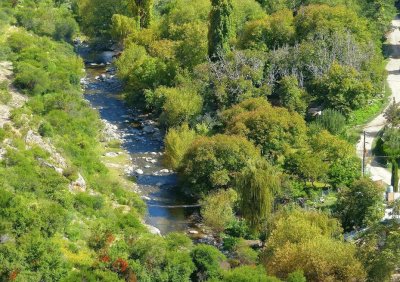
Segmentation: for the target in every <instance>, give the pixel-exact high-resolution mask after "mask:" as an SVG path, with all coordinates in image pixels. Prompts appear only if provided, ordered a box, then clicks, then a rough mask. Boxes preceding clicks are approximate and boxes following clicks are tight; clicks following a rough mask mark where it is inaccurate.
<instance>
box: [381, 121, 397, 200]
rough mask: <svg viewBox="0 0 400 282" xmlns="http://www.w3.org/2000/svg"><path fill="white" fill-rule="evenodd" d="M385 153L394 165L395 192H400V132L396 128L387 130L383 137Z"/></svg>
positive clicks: (393, 180)
mask: <svg viewBox="0 0 400 282" xmlns="http://www.w3.org/2000/svg"><path fill="white" fill-rule="evenodd" d="M382 141H383V151H384V152H385V154H386V155H387V156H388V157H389V160H390V162H391V164H392V178H391V184H392V186H393V189H394V191H395V192H398V191H399V159H400V131H399V129H396V128H390V127H389V128H386V129H385V132H384V133H383V136H382Z"/></svg>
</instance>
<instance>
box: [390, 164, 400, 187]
mask: <svg viewBox="0 0 400 282" xmlns="http://www.w3.org/2000/svg"><path fill="white" fill-rule="evenodd" d="M391 182H392V186H393V191H394V192H399V164H398V162H397V159H393V160H392V180H391Z"/></svg>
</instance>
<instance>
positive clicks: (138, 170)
mask: <svg viewBox="0 0 400 282" xmlns="http://www.w3.org/2000/svg"><path fill="white" fill-rule="evenodd" d="M135 172H136V173H137V174H143V170H141V169H140V168H138V169H137V170H135Z"/></svg>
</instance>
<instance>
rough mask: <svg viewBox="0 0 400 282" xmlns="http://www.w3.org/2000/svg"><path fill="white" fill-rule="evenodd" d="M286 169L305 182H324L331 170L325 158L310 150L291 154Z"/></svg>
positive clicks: (286, 162) (286, 161)
mask: <svg viewBox="0 0 400 282" xmlns="http://www.w3.org/2000/svg"><path fill="white" fill-rule="evenodd" d="M285 169H286V170H287V171H288V172H289V173H291V174H293V175H296V176H297V177H299V178H300V179H301V180H303V181H304V182H307V181H310V182H311V184H312V185H314V182H315V181H324V180H326V179H324V178H326V174H327V172H328V169H329V163H327V162H326V161H324V159H323V156H322V155H321V154H318V153H316V152H311V151H308V150H299V151H296V152H295V153H292V154H290V155H289V156H288V157H287V159H286V160H285Z"/></svg>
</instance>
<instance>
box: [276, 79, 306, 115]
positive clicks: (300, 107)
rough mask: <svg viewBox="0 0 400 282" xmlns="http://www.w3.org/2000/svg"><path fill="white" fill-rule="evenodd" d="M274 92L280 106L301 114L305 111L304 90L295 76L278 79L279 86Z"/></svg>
mask: <svg viewBox="0 0 400 282" xmlns="http://www.w3.org/2000/svg"><path fill="white" fill-rule="evenodd" d="M276 92H277V94H278V97H279V102H280V104H281V106H283V107H285V108H287V109H288V110H289V111H295V112H298V113H299V114H301V115H304V114H305V113H306V109H307V100H306V92H305V90H304V89H302V88H300V87H299V83H298V80H297V78H296V77H295V76H285V77H284V78H282V79H281V80H280V81H279V87H278V89H277V91H276Z"/></svg>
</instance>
